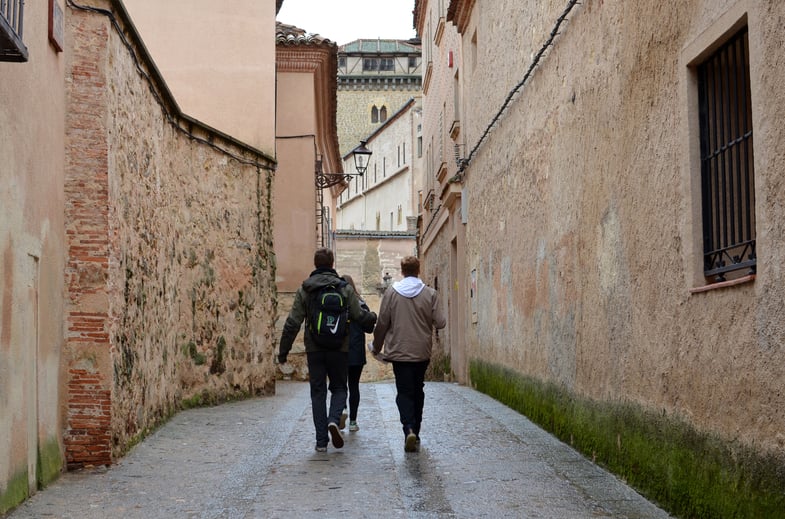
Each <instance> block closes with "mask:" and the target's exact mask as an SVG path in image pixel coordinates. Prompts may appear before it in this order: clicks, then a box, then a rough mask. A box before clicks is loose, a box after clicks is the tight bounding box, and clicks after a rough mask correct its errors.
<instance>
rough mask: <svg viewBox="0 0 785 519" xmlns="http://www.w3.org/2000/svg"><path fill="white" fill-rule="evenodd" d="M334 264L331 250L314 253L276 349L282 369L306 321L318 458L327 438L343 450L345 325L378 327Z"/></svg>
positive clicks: (306, 339)
mask: <svg viewBox="0 0 785 519" xmlns="http://www.w3.org/2000/svg"><path fill="white" fill-rule="evenodd" d="M334 261H335V257H334V255H333V252H332V251H331V250H330V249H326V248H320V249H317V250H316V252H315V253H314V258H313V263H314V267H315V270H314V271H313V272H311V275H310V276H309V277H308V279H306V280H305V281H303V283H302V285H301V286H300V288H298V289H297V292H296V293H295V296H294V303H293V304H292V309H291V311H290V312H289V315H288V316H287V318H286V322H285V323H284V326H283V331H282V332H281V342H280V345H279V349H278V362H279V363H281V364H285V363H286V361H287V357H288V355H289V352H290V351H291V349H292V343H294V339H295V337H297V334H298V332H299V331H300V327H301V325H302V323H303V321H306V326H305V332H304V336H303V342H304V343H305V353H306V357H307V361H308V374H309V377H308V378H309V382H310V385H311V410H312V413H313V425H314V429H315V431H316V451H317V452H326V451H327V443H328V433H329V439H330V440H332V444H333V447H335V448H336V449H340V448H341V447H343V443H344V442H343V436H342V435H341V430H340V427H339V426H338V423H339V422H340V416H341V413H342V411H343V410H344V407H345V406H346V394H347V391H346V373H347V362H348V350H349V334H348V329H349V323H348V321H356V322H357V323H359V324H361V325H362V326H365V327H368V326H370V327H373V324H374V323H375V322H376V314H374V313H373V312H370V311H368V310H364V309H363V308H362V307H361V306H360V299H359V298H358V297H357V294H356V293H355V291H354V289H353V288H352V287H351V285H349V284H348V283H347V282H346V281H344V280H342V279H341V278H340V277H338V273H337V272H336V271H335V269H334V268H333V263H334ZM327 380H329V386H328V385H327ZM328 389H329V391H330V405H329V410H328V409H327V390H328Z"/></svg>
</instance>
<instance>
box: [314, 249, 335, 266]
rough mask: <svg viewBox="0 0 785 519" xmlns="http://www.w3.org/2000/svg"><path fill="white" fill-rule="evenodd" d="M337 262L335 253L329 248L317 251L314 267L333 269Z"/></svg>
mask: <svg viewBox="0 0 785 519" xmlns="http://www.w3.org/2000/svg"><path fill="white" fill-rule="evenodd" d="M334 262H335V256H334V255H333V251H332V250H330V249H328V248H325V247H323V248H321V249H316V252H314V253H313V266H314V267H316V268H318V269H331V268H333V263H334Z"/></svg>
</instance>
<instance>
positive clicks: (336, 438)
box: [327, 422, 343, 449]
mask: <svg viewBox="0 0 785 519" xmlns="http://www.w3.org/2000/svg"><path fill="white" fill-rule="evenodd" d="M327 431H328V432H329V433H330V438H331V439H332V441H333V447H335V448H336V449H340V448H341V447H343V436H341V430H340V429H339V428H338V425H337V424H336V423H334V422H330V424H329V425H328V426H327Z"/></svg>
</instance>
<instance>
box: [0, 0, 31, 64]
mask: <svg viewBox="0 0 785 519" xmlns="http://www.w3.org/2000/svg"><path fill="white" fill-rule="evenodd" d="M24 12H25V3H24V1H23V0H0V61H14V62H25V61H27V58H28V54H27V47H25V44H24V42H23V41H22V29H23V27H24V23H23V22H24Z"/></svg>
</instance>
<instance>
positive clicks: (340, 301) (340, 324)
mask: <svg viewBox="0 0 785 519" xmlns="http://www.w3.org/2000/svg"><path fill="white" fill-rule="evenodd" d="M345 286H346V281H336V282H335V283H334V284H330V285H326V286H323V287H321V288H319V289H317V290H314V291H313V292H312V293H311V300H310V304H309V305H308V329H309V330H310V331H311V336H312V337H313V340H314V342H316V344H317V345H318V346H321V347H323V348H327V349H339V348H340V347H341V345H342V344H343V340H344V338H345V337H346V335H347V333H348V332H349V302H348V301H347V300H346V298H345V297H344V296H343V294H342V293H341V290H342V289H343V287H345Z"/></svg>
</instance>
